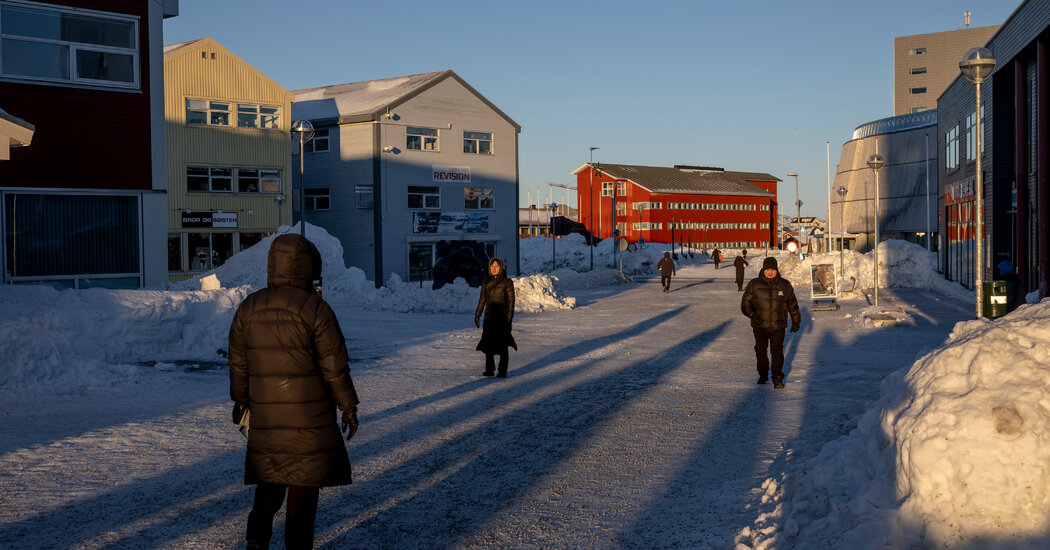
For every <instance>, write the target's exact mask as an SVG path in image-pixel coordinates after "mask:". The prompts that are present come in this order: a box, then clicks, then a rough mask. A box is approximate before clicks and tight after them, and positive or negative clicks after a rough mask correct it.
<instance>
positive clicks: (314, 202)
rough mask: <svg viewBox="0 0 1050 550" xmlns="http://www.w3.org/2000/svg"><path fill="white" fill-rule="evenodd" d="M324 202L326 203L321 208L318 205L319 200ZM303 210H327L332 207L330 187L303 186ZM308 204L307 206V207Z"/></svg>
mask: <svg viewBox="0 0 1050 550" xmlns="http://www.w3.org/2000/svg"><path fill="white" fill-rule="evenodd" d="M322 201H323V202H324V203H326V205H325V206H324V207H323V208H322V207H320V206H318V203H319V202H322ZM303 203H304V204H303V210H304V211H306V212H328V211H330V210H331V209H332V188H331V187H304V188H303ZM307 205H309V208H307Z"/></svg>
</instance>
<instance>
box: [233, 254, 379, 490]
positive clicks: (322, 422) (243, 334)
mask: <svg viewBox="0 0 1050 550" xmlns="http://www.w3.org/2000/svg"><path fill="white" fill-rule="evenodd" d="M320 274H321V256H320V254H319V253H318V252H317V248H316V247H314V245H313V244H312V243H311V242H310V241H308V240H306V239H305V238H304V237H302V236H301V235H296V234H285V235H281V236H279V237H277V238H276V239H274V241H273V244H272V245H271V246H270V252H269V257H268V262H267V287H266V288H264V289H262V290H259V291H256V292H253V293H252V294H250V295H249V296H248V297H247V298H245V300H244V302H243V303H241V305H240V307H239V308H237V313H236V314H235V315H234V318H233V324H232V326H231V327H230V350H229V362H230V397H232V398H233V400H234V402H236V403H238V404H242V405H246V406H247V408H248V409H249V410H250V411H251V421H250V422H251V428H250V430H249V434H248V453H247V456H246V457H245V463H244V482H245V484H248V485H252V484H256V483H272V484H278V485H296V486H306V487H329V486H334V485H346V484H348V483H350V481H351V475H350V460H349V457H348V456H347V453H346V446H345V444H344V442H343V438H342V434H341V432H340V430H339V425H338V424H337V423H336V407H338V408H339V409H341V410H343V411H350V410H354V409H355V408H356V407H357V404H358V399H357V392H356V391H355V390H354V383H353V380H351V378H350V369H349V367H348V366H347V359H348V356H347V351H346V343H345V340H344V337H343V331H342V330H341V329H340V327H339V321H338V320H337V319H336V317H335V313H334V312H333V311H332V308H331V307H329V305H328V304H327V303H326V302H325V301H324V300H322V299H321V297H320V296H318V295H317V293H316V292H314V290H313V280H314V279H316V278H318V277H320Z"/></svg>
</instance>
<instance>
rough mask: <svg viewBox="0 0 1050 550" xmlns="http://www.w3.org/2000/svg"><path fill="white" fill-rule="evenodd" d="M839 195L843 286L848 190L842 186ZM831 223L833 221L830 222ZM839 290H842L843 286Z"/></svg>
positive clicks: (840, 265) (840, 254)
mask: <svg viewBox="0 0 1050 550" xmlns="http://www.w3.org/2000/svg"><path fill="white" fill-rule="evenodd" d="M835 192H836V193H838V194H839V277H840V282H839V284H840V285H841V284H842V282H841V277H844V276H845V275H846V268H845V267H844V266H843V262H842V255H843V254H844V252H843V249H845V248H846V246H845V236H846V235H845V233H846V188H845V187H844V186H842V185H840V186H839V188H838V189H836V190H835ZM828 223H829V224H830V223H831V220H828ZM839 288H842V287H841V286H840V287H839Z"/></svg>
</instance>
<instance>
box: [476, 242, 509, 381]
mask: <svg viewBox="0 0 1050 550" xmlns="http://www.w3.org/2000/svg"><path fill="white" fill-rule="evenodd" d="M482 312H484V313H485V324H484V327H483V328H482V331H481V341H480V342H478V346H477V348H476V349H477V350H478V351H480V352H482V353H484V354H485V372H483V373H482V374H483V375H484V376H492V375H493V374H495V375H496V377H498V378H506V377H507V362H508V361H509V357H508V355H509V350H508V349H507V348H508V347H512V348H514V350H515V351H517V349H518V344H517V343H516V342H514V336H512V335H511V327H512V322H513V321H514V281H511V280H510V278H509V277H507V270H506V269H505V268H504V267H503V260H501V259H499V258H492V260H490V261H489V266H488V275H486V277H485V282H483V283H482V284H481V295H480V296H478V307H477V309H476V310H474V326H481V325H480V321H481V313H482ZM497 355H498V356H499V371H496V356H497Z"/></svg>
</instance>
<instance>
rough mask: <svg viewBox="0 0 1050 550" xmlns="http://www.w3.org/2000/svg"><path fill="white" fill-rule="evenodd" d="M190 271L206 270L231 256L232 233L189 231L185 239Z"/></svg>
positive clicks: (220, 263)
mask: <svg viewBox="0 0 1050 550" xmlns="http://www.w3.org/2000/svg"><path fill="white" fill-rule="evenodd" d="M187 243H188V244H189V251H190V258H189V259H190V271H207V270H209V269H214V268H216V267H219V266H221V265H222V264H224V263H226V260H229V259H230V257H231V256H233V233H191V234H190V235H189V238H188V239H187Z"/></svg>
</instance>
